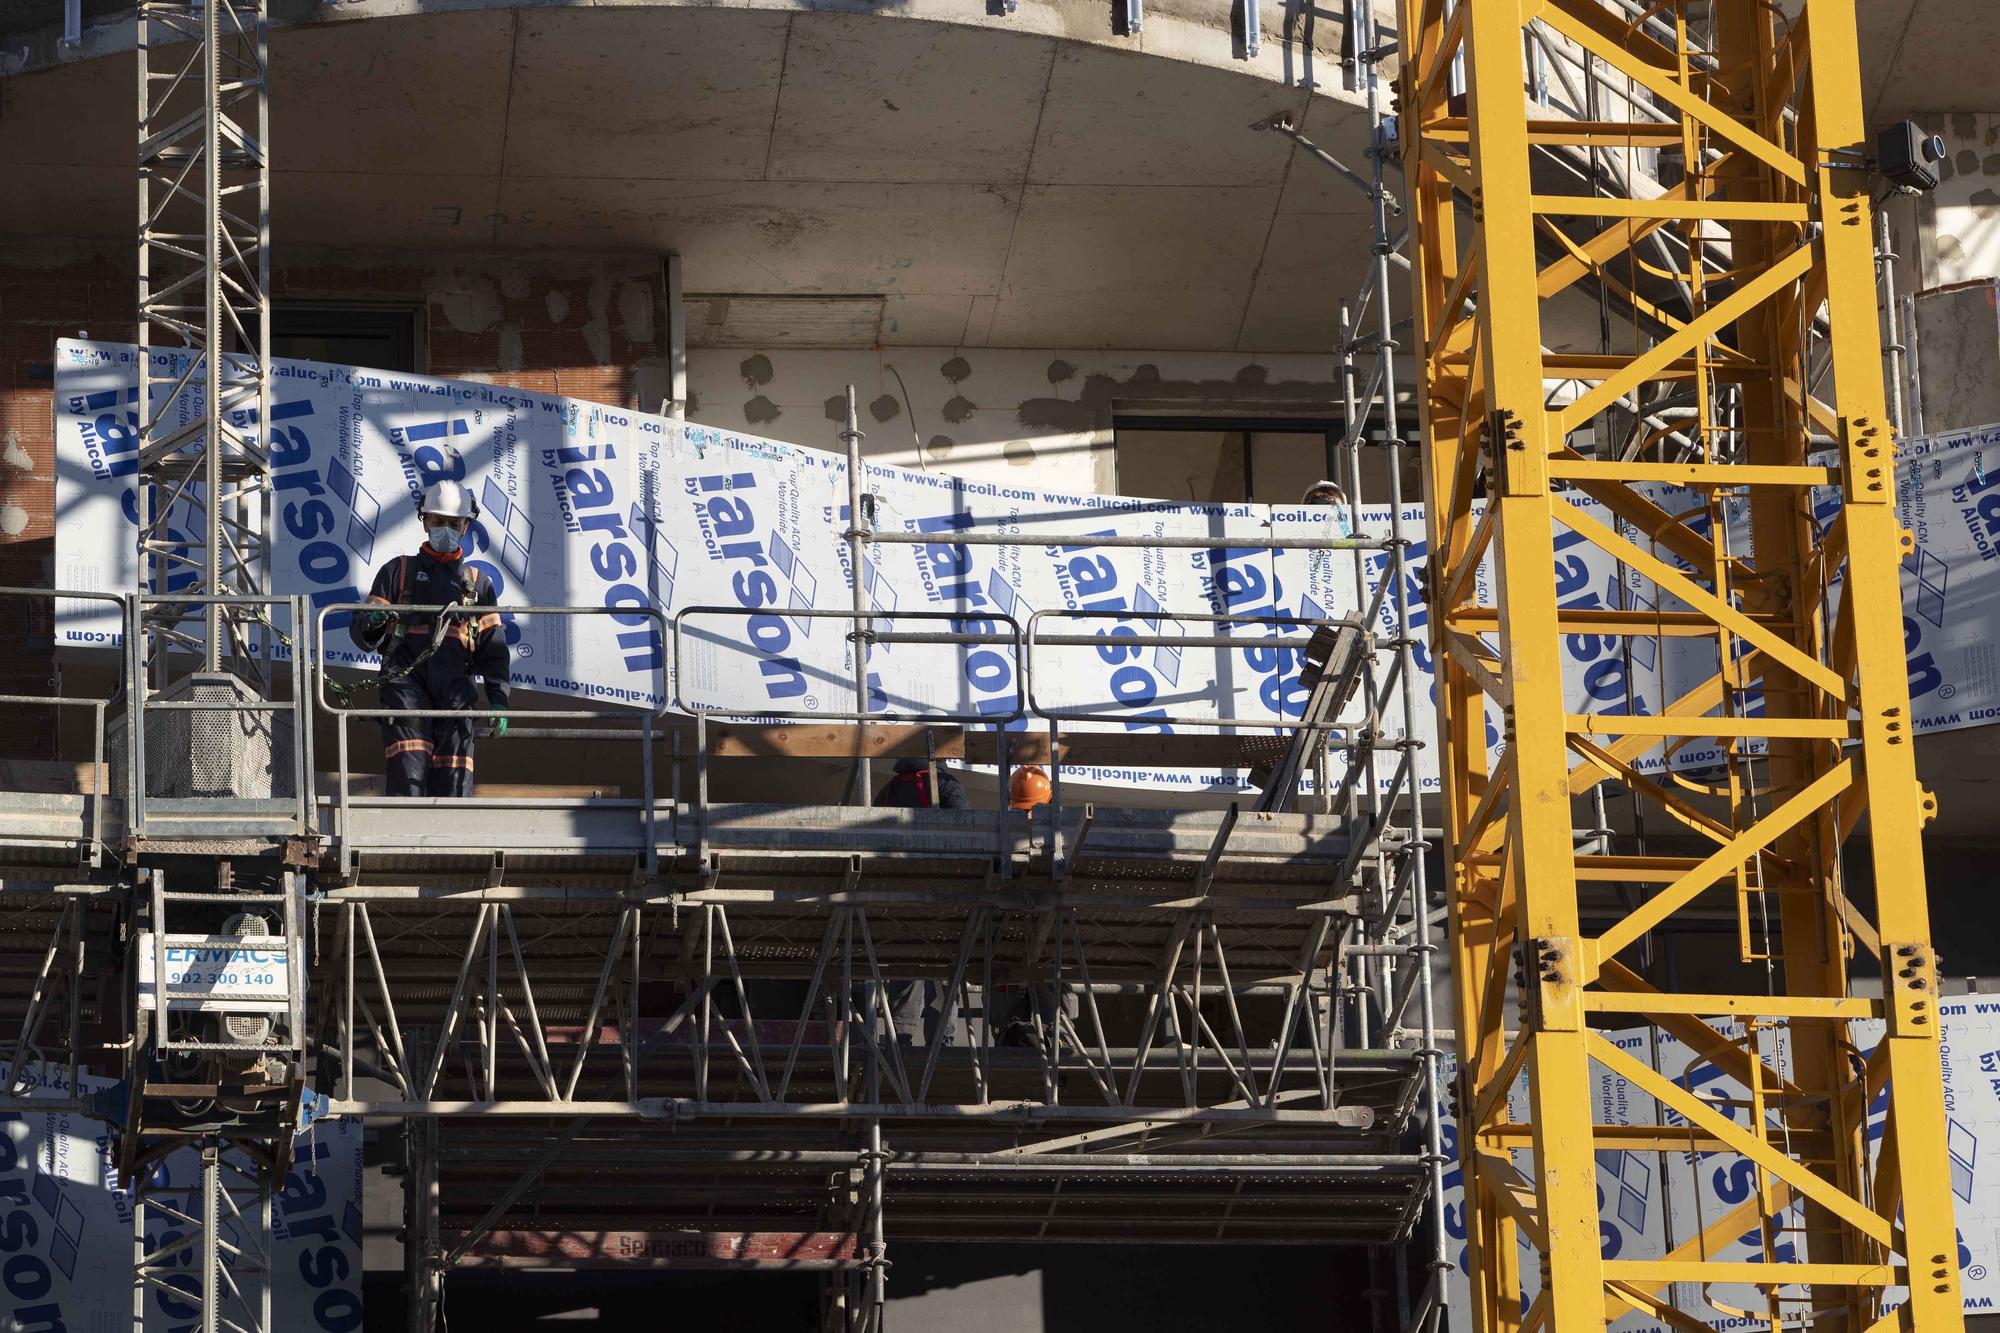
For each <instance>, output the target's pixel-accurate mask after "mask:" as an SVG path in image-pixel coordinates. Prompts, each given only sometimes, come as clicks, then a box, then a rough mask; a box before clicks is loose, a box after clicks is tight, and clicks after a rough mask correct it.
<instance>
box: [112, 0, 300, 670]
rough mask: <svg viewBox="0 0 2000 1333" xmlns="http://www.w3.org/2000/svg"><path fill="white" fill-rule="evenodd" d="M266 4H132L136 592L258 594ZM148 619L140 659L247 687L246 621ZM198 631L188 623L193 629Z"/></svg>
mask: <svg viewBox="0 0 2000 1333" xmlns="http://www.w3.org/2000/svg"><path fill="white" fill-rule="evenodd" d="M266 20H267V14H266V10H265V5H264V2H263V0H210V2H207V3H203V2H201V0H195V2H193V3H190V2H189V0H144V3H141V4H140V5H139V6H138V10H137V18H136V21H137V24H138V40H137V55H138V61H137V64H138V76H139V87H138V92H139V127H138V167H139V173H138V175H139V287H138V298H139V319H138V343H139V366H138V381H139V383H138V394H137V414H138V420H139V456H138V465H139V489H140V495H141V497H142V517H143V521H142V523H141V525H140V531H139V573H140V584H141V589H142V591H147V590H150V592H152V593H153V594H157V595H164V594H166V593H169V592H173V593H176V594H185V595H188V596H190V597H215V596H219V595H225V594H232V593H233V594H243V593H255V592H259V591H261V590H262V589H263V587H264V586H265V571H266V568H267V564H268V558H267V555H268V553H267V547H266V540H265V536H266V530H265V522H266V498H267V496H268V486H267V482H268V479H269V470H270V467H269V458H268V453H267V450H266V447H265V445H264V443H263V438H262V436H263V432H264V429H265V420H266V416H267V410H266V409H267V402H266V398H267V392H268V377H267V374H266V371H267V365H266V355H267V348H268V347H269V345H270V334H271V307H270V298H269V292H270V285H271V284H270V272H271V260H270V225H271V218H270V163H269V159H268V156H267V154H266V152H265V144H266V142H267V136H268V132H269V127H270V102H269V96H268V94H269V67H270V66H269V53H268V50H267V31H266ZM193 605H194V604H191V603H187V602H174V603H164V602H163V603H161V604H158V605H155V606H151V607H148V608H146V609H145V610H144V613H143V614H142V629H144V631H145V632H146V633H147V636H148V640H147V644H146V652H147V654H148V658H147V665H148V666H149V667H150V668H151V669H152V670H153V671H154V672H155V673H159V672H162V671H163V670H164V660H163V659H164V655H165V653H166V651H167V650H168V649H169V647H171V648H172V649H173V650H174V651H177V652H187V653H191V654H194V655H196V656H198V657H199V659H200V661H201V669H202V670H205V671H208V672H218V671H223V670H231V671H235V672H238V673H241V674H245V675H246V678H254V677H255V675H256V674H257V673H258V672H259V670H260V668H259V667H258V666H257V665H255V663H254V660H253V656H252V653H251V644H250V641H249V639H248V638H247V637H246V634H245V629H244V625H245V623H246V622H245V621H244V620H243V619H242V617H241V615H240V613H237V612H235V611H233V610H232V609H231V608H229V607H227V606H225V605H223V604H221V603H218V602H212V601H211V602H205V603H201V604H199V612H198V615H197V614H194V613H193V611H192V609H191V607H192V606H193ZM196 622H198V627H196Z"/></svg>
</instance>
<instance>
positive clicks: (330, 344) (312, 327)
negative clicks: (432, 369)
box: [271, 302, 417, 373]
mask: <svg viewBox="0 0 2000 1333" xmlns="http://www.w3.org/2000/svg"><path fill="white" fill-rule="evenodd" d="M271 353H272V355H274V356H280V357H290V358H292V359H294V360H299V361H329V362H332V363H333V364H334V365H337V366H366V367H368V368H369V369H371V370H394V371H403V372H408V373H414V372H415V371H416V369H417V311H416V310H415V309H413V308H411V307H408V306H343V305H314V304H310V303H303V302H300V303H294V302H287V303H284V304H279V305H274V306H272V307H271Z"/></svg>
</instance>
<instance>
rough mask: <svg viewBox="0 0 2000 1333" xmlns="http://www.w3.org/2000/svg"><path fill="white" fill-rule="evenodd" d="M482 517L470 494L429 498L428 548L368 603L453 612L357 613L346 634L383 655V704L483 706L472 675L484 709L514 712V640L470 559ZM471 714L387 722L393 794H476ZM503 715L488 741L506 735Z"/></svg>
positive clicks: (447, 487) (386, 571)
mask: <svg viewBox="0 0 2000 1333" xmlns="http://www.w3.org/2000/svg"><path fill="white" fill-rule="evenodd" d="M478 517H479V504H478V502H477V501H475V500H474V499H473V498H472V493H471V491H469V490H467V489H466V487H465V486H463V485H462V484H460V483H459V482H456V481H440V482H438V483H436V484H435V485H433V486H432V487H431V488H430V489H429V490H427V491H425V492H424V498H423V524H424V532H425V541H424V544H423V545H422V546H421V547H419V548H418V550H417V553H416V554H415V555H403V556H397V557H396V558H395V559H394V560H391V561H390V562H389V563H388V564H386V565H384V566H382V568H381V569H379V570H377V571H376V574H375V585H374V586H373V587H372V588H370V589H369V590H368V600H369V601H370V602H371V603H374V604H376V605H379V606H382V607H391V606H399V605H410V606H453V607H463V608H466V609H464V610H456V609H454V610H448V611H446V612H444V613H443V614H442V615H439V614H436V613H432V612H422V611H392V610H371V611H363V612H360V613H358V614H357V615H356V616H355V617H354V619H353V621H352V622H351V623H350V624H349V626H348V630H347V632H348V635H349V636H350V637H351V638H352V639H353V640H354V643H355V645H356V646H357V647H359V648H360V649H361V650H362V651H363V652H371V653H372V652H378V651H379V652H380V653H381V654H382V678H381V697H382V707H384V708H420V709H436V708H475V707H477V706H478V703H479V691H478V688H477V686H476V685H475V684H474V683H473V681H474V677H479V678H481V679H483V680H484V681H485V682H486V706H487V707H488V708H493V709H500V708H505V707H506V706H507V676H508V654H507V635H506V631H505V630H504V629H503V628H502V627H501V624H500V614H499V612H498V611H497V610H495V609H494V608H495V606H496V605H497V599H496V598H495V596H494V593H493V580H491V579H489V578H487V577H486V576H485V575H484V574H481V573H479V572H478V571H477V570H475V569H472V568H471V567H469V566H468V565H466V563H465V558H464V557H465V545H464V543H465V533H466V529H468V528H470V527H471V526H472V524H473V522H474V521H475V520H477V519H478ZM473 730H474V728H473V721H472V719H471V718H463V719H461V718H450V717H389V718H384V719H383V721H382V753H383V756H384V759H385V761H386V765H387V783H388V792H389V795H391V796H424V795H430V796H470V795H472V789H473V764H472V738H473ZM506 733H507V719H505V718H500V719H498V720H497V721H496V722H494V724H493V725H492V726H491V727H490V728H489V729H488V733H487V734H489V735H496V736H504V735H506Z"/></svg>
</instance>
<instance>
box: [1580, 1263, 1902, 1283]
mask: <svg viewBox="0 0 2000 1333" xmlns="http://www.w3.org/2000/svg"><path fill="white" fill-rule="evenodd" d="M1604 1271H1605V1272H1606V1273H1607V1274H1609V1275H1610V1277H1611V1279H1612V1281H1614V1282H1738V1283H1742V1284H1743V1285H1744V1286H1757V1287H1790V1286H1798V1285H1804V1284H1820V1283H1824V1284H1825V1285H1827V1286H1831V1287H1892V1286H1897V1285H1900V1284H1901V1283H1902V1282H1903V1280H1904V1277H1905V1275H1906V1274H1905V1270H1903V1269H1902V1268H1901V1267H1895V1266H1891V1265H1889V1264H1767V1263H1720V1262H1718V1261H1716V1260H1714V1259H1696V1260H1693V1261H1688V1260H1682V1261H1679V1262H1674V1261H1670V1260H1666V1259H1613V1260H1611V1261H1609V1262H1607V1263H1606V1264H1605V1265H1604Z"/></svg>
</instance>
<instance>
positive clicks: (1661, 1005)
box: [1583, 991, 1882, 1018]
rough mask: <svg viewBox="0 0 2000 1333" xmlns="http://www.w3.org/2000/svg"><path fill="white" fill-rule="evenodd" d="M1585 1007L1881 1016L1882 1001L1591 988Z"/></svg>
mask: <svg viewBox="0 0 2000 1333" xmlns="http://www.w3.org/2000/svg"><path fill="white" fill-rule="evenodd" d="M1583 1007H1584V1009H1585V1011H1586V1012H1589V1013H1593V1014H1697V1015H1699V1014H1713V1015H1716V1016H1718V1017H1724V1016H1728V1017H1736V1018H1880V1017H1881V1016H1882V1002H1881V1001H1880V1000H1871V999H1868V998H1867V997H1865V996H1858V995H1857V996H1849V997H1848V998H1846V999H1833V998H1830V997H1821V996H1813V995H1669V994H1667V993H1666V992H1665V991H1645V992H1639V993H1626V994H1619V993H1617V992H1612V991H1587V992H1585V993H1584V997H1583Z"/></svg>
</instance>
